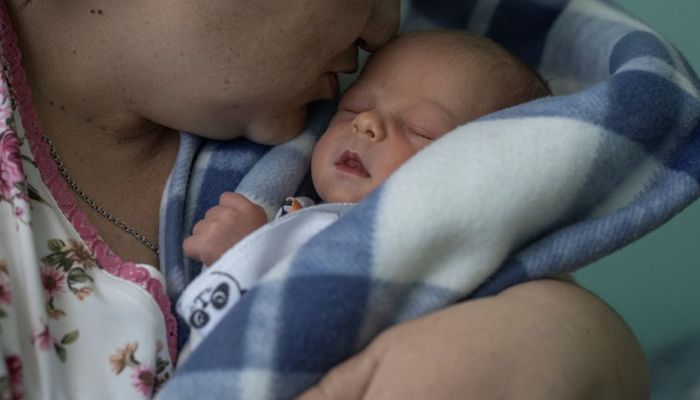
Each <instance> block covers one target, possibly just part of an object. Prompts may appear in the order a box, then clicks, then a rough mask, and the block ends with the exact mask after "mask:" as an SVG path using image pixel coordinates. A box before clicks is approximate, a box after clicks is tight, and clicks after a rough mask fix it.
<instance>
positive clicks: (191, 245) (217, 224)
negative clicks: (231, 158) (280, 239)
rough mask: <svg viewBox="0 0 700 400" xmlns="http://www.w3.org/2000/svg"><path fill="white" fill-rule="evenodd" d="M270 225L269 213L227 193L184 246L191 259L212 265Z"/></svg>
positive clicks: (237, 195)
mask: <svg viewBox="0 0 700 400" xmlns="http://www.w3.org/2000/svg"><path fill="white" fill-rule="evenodd" d="M265 223H267V215H266V214H265V210H263V208H262V207H260V206H259V205H257V204H254V203H252V202H251V201H250V200H248V199H246V198H245V197H244V196H242V195H240V194H238V193H232V192H225V193H224V194H222V195H221V197H220V198H219V205H218V206H214V207H212V208H210V209H209V210H208V211H207V213H206V214H204V219H202V220H200V221H199V222H197V223H196V224H195V225H194V228H193V229H192V236H190V237H188V238H187V239H185V241H184V242H183V243H182V247H183V248H184V250H185V254H187V256H188V257H191V258H194V259H195V260H199V261H201V262H203V263H204V264H205V265H211V264H213V263H214V261H216V260H218V259H219V257H221V256H222V255H223V254H224V253H225V252H226V250H228V249H229V248H231V247H232V246H233V245H235V244H236V243H238V242H239V241H240V240H241V239H243V238H244V237H246V236H248V235H249V234H250V233H252V232H253V231H254V230H256V229H258V228H260V227H261V226H263V225H265Z"/></svg>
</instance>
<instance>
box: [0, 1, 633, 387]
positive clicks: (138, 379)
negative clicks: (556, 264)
mask: <svg viewBox="0 0 700 400" xmlns="http://www.w3.org/2000/svg"><path fill="white" fill-rule="evenodd" d="M4 7H6V8H7V12H8V13H9V14H8V15H5V14H6V12H5V10H3V17H2V18H3V19H2V32H3V33H2V42H3V48H4V59H5V64H6V68H5V69H6V70H7V74H8V75H10V76H11V84H12V91H11V92H9V93H2V94H3V99H7V98H8V97H9V96H10V95H11V96H12V98H13V100H12V101H13V102H14V103H15V105H17V110H16V112H15V117H16V120H15V125H14V126H15V127H14V128H13V125H12V124H6V125H7V126H6V127H5V126H3V129H2V132H3V134H2V135H3V136H2V144H3V147H2V149H3V152H2V154H3V157H4V158H3V159H2V161H3V162H4V163H5V164H6V166H5V167H3V168H4V169H3V182H4V184H3V192H2V198H1V199H0V213H2V214H1V215H2V216H3V217H2V220H1V221H2V222H1V226H0V229H1V231H0V232H2V233H0V235H1V237H2V238H3V240H2V241H1V244H0V263H1V265H2V269H0V271H1V274H2V281H1V282H2V284H3V285H2V288H3V291H2V292H1V293H0V295H1V296H0V300H1V301H2V303H3V304H2V307H3V313H2V314H0V324H2V325H1V327H2V339H1V340H2V349H3V356H4V357H5V360H6V363H5V367H6V371H5V372H6V373H5V376H6V377H7V384H6V392H7V393H9V394H11V395H13V396H14V397H21V395H22V394H24V395H25V396H26V397H27V398H47V397H56V398H71V399H80V398H95V397H99V398H105V397H108V396H111V397H113V398H139V396H140V397H141V398H149V397H150V396H151V395H152V392H153V390H154V388H157V387H158V386H159V385H160V384H162V383H164V382H165V380H167V378H168V376H169V375H170V373H171V370H172V365H173V363H174V360H175V357H176V348H175V341H174V331H175V326H174V319H173V317H172V315H171V314H170V307H169V304H168V299H167V297H166V296H165V294H164V289H163V283H162V282H163V281H162V275H161V273H160V272H159V271H158V269H157V266H158V258H157V254H156V247H155V245H154V243H155V242H157V240H156V237H157V235H158V220H157V219H158V208H159V205H160V198H161V193H162V191H163V187H164V185H165V182H166V180H167V178H168V176H169V173H170V170H171V167H172V165H173V162H174V159H175V156H176V152H177V148H178V135H177V132H178V131H180V130H185V131H190V132H197V133H198V134H199V135H202V136H205V137H209V138H215V139H226V138H230V137H236V136H240V135H241V134H245V135H246V136H247V137H250V138H253V139H256V140H258V141H264V142H269V143H276V142H280V141H283V140H285V139H287V138H288V137H290V136H293V135H294V134H295V133H296V132H297V131H298V130H299V129H300V128H301V126H302V124H303V122H304V119H305V109H306V105H307V104H308V103H309V102H311V101H312V100H315V99H319V98H331V97H333V96H334V95H335V94H336V93H335V92H336V90H337V89H336V88H335V87H336V84H335V80H336V78H335V74H337V73H338V72H348V71H352V70H354V69H355V67H356V43H361V44H362V46H364V47H366V48H367V49H369V50H371V49H373V48H375V47H377V46H379V45H381V44H383V43H384V42H386V41H387V40H389V38H390V37H391V36H392V35H393V34H394V32H395V30H396V26H397V23H398V13H399V10H398V1H396V0H374V1H369V0H300V1H299V2H298V3H297V4H295V6H294V7H289V5H288V2H283V1H280V0H264V1H261V0H234V1H227V2H222V1H209V2H177V3H173V2H166V1H163V0H157V1H149V2H116V3H115V2H97V3H94V2H90V3H89V2H86V1H83V0H76V1H73V2H69V3H65V2H61V3H58V2H49V1H34V2H28V1H26V0H9V1H6V2H5V4H4ZM10 21H11V22H12V23H13V24H14V30H15V31H16V34H17V38H18V39H17V42H16V43H15V42H14V34H13V33H12V31H11V30H10V29H9V23H10ZM15 45H16V46H18V48H19V49H21V52H22V56H23V57H22V59H21V63H20V59H19V57H18V51H17V49H16V48H15ZM22 70H24V71H25V72H26V79H25V77H24V74H23V73H22ZM30 88H31V97H30V95H29V90H30ZM9 104H10V101H9V100H7V101H6V102H5V106H6V107H5V108H3V110H9ZM9 117H10V115H9V113H8V114H7V115H5V114H3V122H4V121H5V120H6V119H7V118H9ZM15 131H16V132H15ZM270 132H275V136H268V135H269V133H270ZM15 133H16V134H15ZM16 138H19V140H17V139H16ZM20 142H21V143H20ZM20 145H21V146H22V155H23V159H24V162H23V163H22V165H21V166H19V158H18V157H11V156H10V155H12V154H17V152H16V151H15V150H16V149H17V148H18V147H19V146H20ZM6 149H7V151H6ZM5 155H8V156H5ZM21 168H23V170H24V174H26V177H27V180H26V182H25V181H23V180H22V179H21V174H20V172H21ZM26 193H28V194H26ZM74 193H75V194H74ZM76 194H77V195H76ZM30 199H31V200H30ZM30 201H31V209H30V208H29V204H30ZM91 204H92V205H91ZM100 214H102V215H100ZM105 214H108V215H113V216H117V218H118V221H117V220H115V219H114V218H105ZM30 223H31V224H30ZM120 224H121V225H120ZM125 225H128V226H127V228H131V231H130V233H128V232H125V229H124V226H125ZM128 230H129V229H126V231H128ZM124 260H129V261H124ZM135 263H136V264H135ZM98 265H99V268H97V266H98ZM574 344H575V345H574ZM416 362H420V363H422V364H425V365H426V366H428V367H429V368H421V372H420V374H416V372H415V369H413V368H411V367H412V365H415V363H416ZM476 366H478V369H477V368H476ZM425 371H428V372H427V373H426V372H425ZM555 373H556V374H555ZM554 377H556V378H554ZM644 380H645V371H644V368H643V361H642V356H641V352H640V350H639V348H638V346H637V344H636V342H635V340H634V338H633V336H632V335H631V333H630V332H629V330H627V328H626V327H625V326H624V324H623V323H622V322H621V320H620V319H619V318H618V317H617V316H616V315H615V314H614V313H613V312H612V311H611V310H609V309H608V308H607V307H605V306H604V305H603V304H601V303H600V301H598V300H597V299H595V298H594V297H593V296H591V295H590V294H588V293H586V292H584V291H582V290H581V289H578V288H576V287H575V286H573V285H570V284H567V283H562V282H557V281H542V282H532V283H527V284H523V285H519V286H518V287H515V288H512V289H510V290H507V291H505V292H503V293H502V294H500V295H498V296H494V297H492V298H488V299H484V300H478V301H474V302H468V303H463V304H460V305H456V306H453V307H451V308H450V309H447V310H444V311H442V312H439V313H435V314H433V315H430V316H428V317H425V318H422V319H418V320H415V321H413V322H410V323H407V324H404V325H400V326H398V327H396V328H392V329H390V330H388V331H387V332H386V333H385V334H384V335H382V336H380V337H379V338H378V339H376V340H375V341H374V342H373V344H372V345H371V346H370V347H369V348H368V349H367V350H366V351H364V352H363V353H361V354H359V355H358V356H356V357H355V358H353V359H351V360H349V361H348V362H346V363H343V364H341V365H340V366H339V367H338V368H336V369H335V370H333V371H332V372H331V373H330V374H329V375H327V377H326V378H325V379H324V380H323V381H322V382H321V383H320V384H319V385H318V386H317V387H315V388H313V389H311V390H310V391H309V392H307V393H306V394H305V397H306V398H349V399H350V398H361V397H363V396H365V395H366V396H365V397H366V398H378V399H380V398H455V397H456V396H457V394H464V393H469V394H470V395H472V396H474V397H476V398H485V397H486V396H488V395H491V396H492V395H494V394H496V393H498V394H500V395H504V396H506V397H513V395H514V394H516V393H517V397H518V398H533V399H534V398H580V397H595V398H639V397H640V396H644V393H645V391H646V388H645V383H644ZM533 381H534V382H539V384H538V385H532V384H531V382H533Z"/></svg>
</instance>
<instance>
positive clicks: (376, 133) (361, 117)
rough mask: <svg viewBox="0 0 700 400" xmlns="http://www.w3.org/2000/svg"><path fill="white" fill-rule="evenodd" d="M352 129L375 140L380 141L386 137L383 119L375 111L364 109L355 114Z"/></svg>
mask: <svg viewBox="0 0 700 400" xmlns="http://www.w3.org/2000/svg"><path fill="white" fill-rule="evenodd" d="M352 131H353V132H354V133H356V134H358V135H363V136H366V137H367V138H369V139H371V140H373V141H375V142H379V141H382V140H384V138H385V137H386V127H385V126H384V121H382V119H381V117H380V116H379V115H378V114H377V113H376V112H375V111H365V112H361V113H359V114H357V115H356V116H355V119H354V120H353V121H352Z"/></svg>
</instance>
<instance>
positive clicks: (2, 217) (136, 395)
mask: <svg viewBox="0 0 700 400" xmlns="http://www.w3.org/2000/svg"><path fill="white" fill-rule="evenodd" d="M0 40H1V41H2V52H1V53H0V61H1V62H2V66H3V70H2V74H0V356H1V357H2V358H1V359H0V399H23V398H24V399H49V398H50V399H74V400H78V399H109V398H114V399H148V398H151V397H152V395H153V393H154V391H155V390H157V388H158V386H159V385H161V384H162V383H164V382H165V381H166V380H167V378H168V377H169V375H170V374H171V373H172V366H173V360H174V359H175V356H176V354H175V351H176V347H175V343H176V338H175V328H176V327H175V319H174V317H173V315H172V314H171V312H170V304H169V301H168V298H167V296H166V294H165V290H164V280H163V277H162V275H161V273H160V272H159V271H158V270H156V269H155V268H152V267H150V266H147V265H137V264H134V263H129V262H124V261H122V260H121V259H119V257H117V256H115V255H114V254H113V253H112V252H111V250H110V249H109V246H108V245H107V244H106V243H105V242H104V241H103V240H102V239H101V238H100V236H99V234H98V233H97V231H96V230H95V228H94V227H93V226H92V225H91V224H90V223H89V222H88V220H87V218H86V216H85V214H84V213H83V212H82V211H81V210H80V209H79V208H78V207H77V206H76V203H75V198H74V196H73V194H72V192H71V191H70V188H69V187H68V186H67V184H66V182H65V181H64V180H63V178H62V177H61V175H60V174H59V173H58V171H57V169H56V165H55V163H54V162H53V160H52V159H51V157H50V154H49V149H48V146H47V145H46V143H44V142H43V141H42V140H41V135H42V131H41V128H40V126H39V124H38V121H37V119H36V112H35V111H34V109H33V107H32V105H31V95H30V92H29V88H28V86H27V84H26V76H25V74H24V72H23V71H22V69H21V65H20V53H19V50H18V49H17V46H16V37H15V36H14V33H13V32H12V30H11V26H10V21H9V18H8V17H7V10H6V9H5V5H4V3H3V2H2V1H0ZM2 361H4V362H2Z"/></svg>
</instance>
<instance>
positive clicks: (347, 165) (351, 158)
mask: <svg viewBox="0 0 700 400" xmlns="http://www.w3.org/2000/svg"><path fill="white" fill-rule="evenodd" d="M333 165H335V166H336V168H338V169H339V170H341V171H343V172H345V173H348V174H351V175H356V176H359V177H362V178H369V173H367V170H366V169H365V166H364V165H362V160H361V159H360V156H359V155H358V154H357V153H355V152H352V151H350V150H345V152H344V153H343V154H342V155H341V156H340V158H339V159H338V161H336V162H335V164H333Z"/></svg>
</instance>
